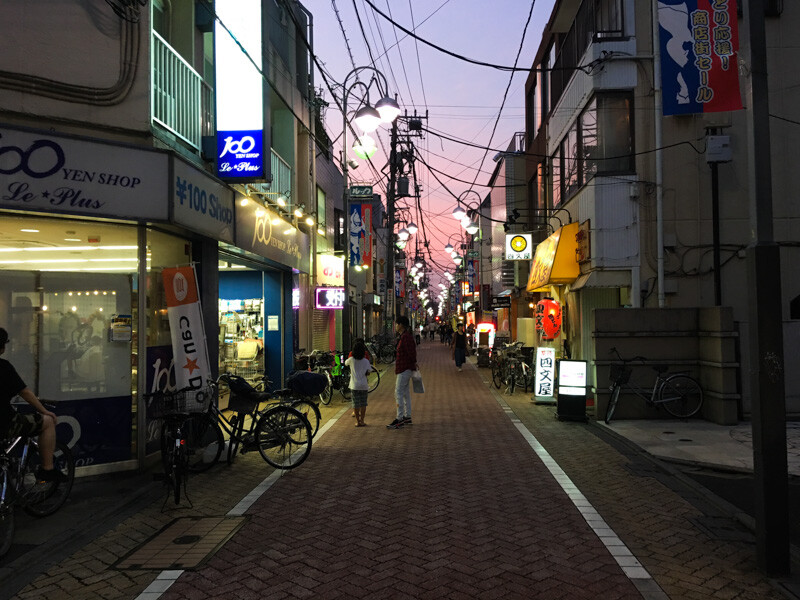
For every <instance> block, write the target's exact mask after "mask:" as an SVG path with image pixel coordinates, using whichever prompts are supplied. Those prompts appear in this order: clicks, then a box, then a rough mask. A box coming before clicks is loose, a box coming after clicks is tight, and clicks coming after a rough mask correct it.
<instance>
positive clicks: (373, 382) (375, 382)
mask: <svg viewBox="0 0 800 600" xmlns="http://www.w3.org/2000/svg"><path fill="white" fill-rule="evenodd" d="M380 383H381V374H380V373H378V369H376V368H375V367H372V368H371V369H370V370H369V372H367V385H368V386H369V387H368V388H367V393H369V392H374V391H375V389H376V388H377V387H378V386H379V385H380Z"/></svg>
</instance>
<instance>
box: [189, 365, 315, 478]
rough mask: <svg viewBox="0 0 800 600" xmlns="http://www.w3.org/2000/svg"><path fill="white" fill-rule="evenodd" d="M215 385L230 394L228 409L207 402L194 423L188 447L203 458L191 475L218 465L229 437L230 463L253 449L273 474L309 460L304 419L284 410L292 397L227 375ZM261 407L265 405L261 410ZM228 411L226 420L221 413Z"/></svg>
mask: <svg viewBox="0 0 800 600" xmlns="http://www.w3.org/2000/svg"><path fill="white" fill-rule="evenodd" d="M215 386H225V387H226V388H227V389H228V390H230V396H229V398H228V407H227V408H226V409H225V410H224V411H222V410H220V409H219V406H218V404H217V403H216V402H212V403H211V404H210V406H209V407H208V410H207V411H206V412H205V413H202V414H200V415H196V416H195V417H194V418H193V427H192V431H193V435H192V436H191V437H190V438H189V440H188V443H189V445H190V447H191V448H192V449H193V450H194V453H195V455H197V456H201V457H202V461H198V462H197V463H195V464H194V468H195V469H196V470H205V469H208V468H210V467H211V466H212V465H213V464H214V463H216V462H217V461H218V460H219V457H220V455H221V454H222V449H223V447H224V440H225V437H224V435H227V436H228V438H229V439H228V452H227V460H228V463H229V464H230V463H232V462H233V461H234V460H235V458H236V456H237V455H238V454H245V453H247V452H251V451H254V450H258V453H259V454H260V455H261V458H263V459H264V460H265V461H266V462H267V463H268V464H269V465H271V466H272V467H274V468H276V469H294V468H295V467H298V466H300V465H301V464H302V463H303V462H304V461H305V460H306V458H308V455H309V454H310V452H311V443H312V438H313V434H312V430H311V424H310V423H309V421H308V419H307V418H306V417H305V416H304V415H303V413H301V412H300V411H299V410H297V409H296V408H293V407H292V406H290V405H289V404H290V403H291V399H292V398H293V397H294V396H296V394H295V392H293V391H292V390H290V389H281V390H275V391H274V392H259V391H257V390H256V389H255V388H254V387H253V386H252V385H250V384H249V383H247V381H245V380H244V379H243V378H241V377H237V376H235V375H231V374H230V373H224V374H222V375H220V376H219V378H218V379H217V382H216V383H215ZM276 402H277V403H276ZM282 402H285V403H282ZM262 404H266V405H267V406H266V407H265V408H264V409H261V405H262ZM231 412H232V413H233V414H232V415H230V416H227V415H226V414H225V413H231ZM223 431H224V435H223Z"/></svg>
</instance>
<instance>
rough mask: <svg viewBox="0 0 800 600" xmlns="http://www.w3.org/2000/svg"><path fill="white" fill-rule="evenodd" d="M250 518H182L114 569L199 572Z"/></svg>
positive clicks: (154, 536) (119, 562) (130, 554)
mask: <svg viewBox="0 0 800 600" xmlns="http://www.w3.org/2000/svg"><path fill="white" fill-rule="evenodd" d="M246 521H247V517H181V518H179V519H175V520H174V521H172V522H171V523H168V524H167V525H166V526H164V528H163V529H161V531H159V532H158V533H156V534H154V535H153V536H152V537H151V538H150V539H149V540H147V541H146V542H145V543H144V544H142V545H141V546H139V547H138V548H137V549H135V550H133V551H132V552H130V553H128V554H127V555H126V556H124V557H123V558H121V559H120V560H118V561H117V563H116V564H115V565H114V568H115V569H118V570H127V569H140V570H150V569H156V570H171V569H189V570H191V569H196V568H198V567H200V566H201V565H202V564H203V563H204V562H205V561H207V560H208V559H209V558H211V557H212V556H213V555H214V554H215V553H216V552H217V550H219V549H220V548H222V546H224V545H225V542H227V541H228V540H229V539H231V537H233V535H234V534H235V533H236V532H237V531H238V530H239V528H241V527H242V525H244V524H245V522H246Z"/></svg>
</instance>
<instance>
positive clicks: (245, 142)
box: [217, 129, 264, 179]
mask: <svg viewBox="0 0 800 600" xmlns="http://www.w3.org/2000/svg"><path fill="white" fill-rule="evenodd" d="M217 175H218V176H219V177H220V178H224V179H231V178H234V177H244V178H247V179H257V178H261V177H263V176H264V132H263V131H261V130H260V129H253V130H250V131H218V132H217Z"/></svg>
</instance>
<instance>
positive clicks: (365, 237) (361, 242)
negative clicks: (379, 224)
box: [350, 202, 372, 267]
mask: <svg viewBox="0 0 800 600" xmlns="http://www.w3.org/2000/svg"><path fill="white" fill-rule="evenodd" d="M371 264H372V204H366V203H364V204H359V203H357V202H354V203H352V204H350V266H351V267H358V266H361V265H371Z"/></svg>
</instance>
